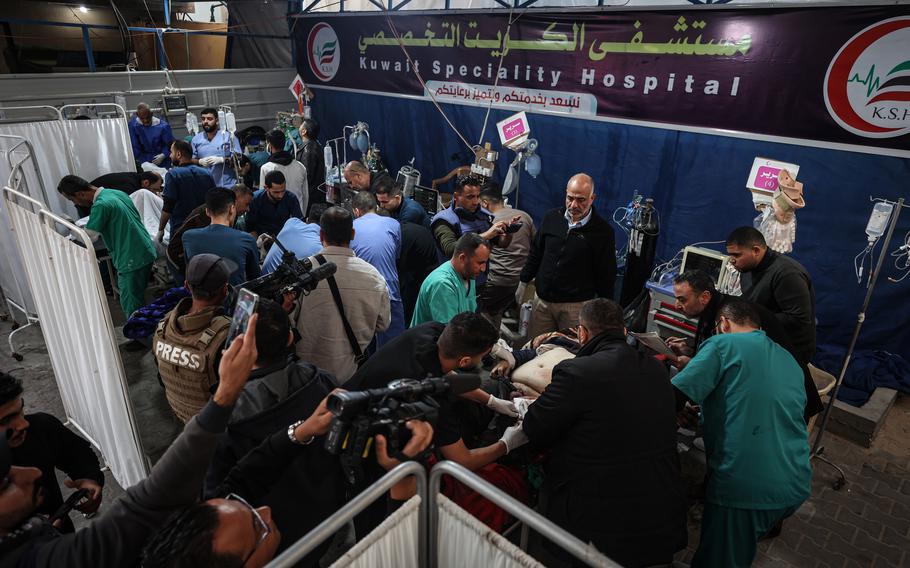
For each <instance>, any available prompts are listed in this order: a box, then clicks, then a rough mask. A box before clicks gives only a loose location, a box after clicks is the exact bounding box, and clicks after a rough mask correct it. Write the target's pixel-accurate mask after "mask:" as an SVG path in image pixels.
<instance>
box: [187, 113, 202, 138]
mask: <svg viewBox="0 0 910 568" xmlns="http://www.w3.org/2000/svg"><path fill="white" fill-rule="evenodd" d="M186 130H187V132H191V133H193V134H196V133H197V132H199V119H197V118H196V115H195V114H193V113H191V112H188V113H186Z"/></svg>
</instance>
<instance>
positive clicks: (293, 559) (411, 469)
mask: <svg viewBox="0 0 910 568" xmlns="http://www.w3.org/2000/svg"><path fill="white" fill-rule="evenodd" d="M412 475H413V476H415V477H417V495H420V496H421V498H422V501H421V503H420V512H419V513H418V514H419V521H418V527H419V528H418V537H417V558H418V560H419V565H420V566H426V565H427V564H426V560H427V523H426V515H427V500H426V498H425V496H426V494H427V472H426V469H424V467H423V466H422V465H421V464H419V463H417V462H412V461H410V462H405V463H403V464H401V465H399V466H398V467H396V468H394V469H392V470H391V471H389V472H388V473H387V474H385V475H384V476H382V477H381V478H380V479H379V481H377V482H376V483H374V484H373V485H371V486H369V487H368V488H366V489H365V490H364V491H363V492H362V493H360V494H359V495H357V496H356V497H354V499H352V500H351V501H350V502H349V503H348V504H347V505H345V506H344V507H342V508H341V509H339V510H338V512H337V513H335V514H334V515H332V516H331V517H329V518H328V519H326V520H324V521H323V522H321V523H320V524H319V525H318V526H317V527H316V528H314V529H313V530H311V531H310V532H309V533H307V534H306V535H305V536H303V537H302V538H301V539H300V540H298V541H297V542H295V543H294V544H293V545H291V547H290V548H288V549H287V550H285V551H284V552H283V553H281V555H280V556H278V557H277V558H275V559H274V560H272V561H271V562H269V564H267V567H266V568H289V567H291V566H294V565H295V564H296V563H297V562H298V561H299V560H300V559H302V558H303V557H304V556H306V555H307V554H309V553H310V552H312V551H313V550H314V549H315V548H316V547H317V546H319V545H320V544H322V543H323V542H325V541H326V540H328V539H330V538H332V536H334V535H335V533H336V532H338V531H339V529H341V527H343V526H344V525H345V524H347V523H348V522H349V521H351V520H352V519H353V518H354V517H356V516H357V515H359V514H360V513H361V512H362V511H363V510H364V509H366V508H367V507H369V506H370V505H371V504H373V503H374V502H376V501H377V500H379V499H382V498H383V497H385V494H386V493H387V492H388V491H389V490H390V489H392V487H393V486H394V485H395V484H396V483H398V482H399V481H401V480H402V479H404V478H406V477H410V476H412Z"/></svg>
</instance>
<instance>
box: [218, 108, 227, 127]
mask: <svg viewBox="0 0 910 568" xmlns="http://www.w3.org/2000/svg"><path fill="white" fill-rule="evenodd" d="M225 123H227V119H226V118H225V116H224V111H223V110H219V111H218V125H219V126H220V127H221V130H225V128H226V127H225Z"/></svg>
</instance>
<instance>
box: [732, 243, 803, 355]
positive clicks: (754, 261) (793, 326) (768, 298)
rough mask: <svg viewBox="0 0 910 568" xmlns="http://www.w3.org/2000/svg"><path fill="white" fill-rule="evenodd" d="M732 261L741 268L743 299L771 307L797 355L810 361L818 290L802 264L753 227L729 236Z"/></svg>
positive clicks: (736, 266) (737, 267)
mask: <svg viewBox="0 0 910 568" xmlns="http://www.w3.org/2000/svg"><path fill="white" fill-rule="evenodd" d="M727 254H728V255H730V263H731V264H732V265H733V267H734V268H735V269H736V270H739V271H740V272H742V289H743V296H742V297H743V299H746V300H749V301H750V302H753V303H755V304H758V305H759V306H763V307H765V308H768V309H769V310H771V313H773V314H774V318H775V319H776V320H777V321H778V322H779V323H780V324H781V325H782V326H783V328H784V330H785V331H786V332H787V335H788V336H789V338H790V342H791V343H792V344H793V349H794V356H795V357H796V360H797V361H799V362H800V363H808V362H809V360H810V359H812V356H813V355H815V291H814V290H813V288H812V279H811V278H810V277H809V273H808V272H807V271H806V269H805V268H803V265H801V264H800V263H798V262H796V261H795V260H793V259H792V258H790V257H789V256H784V255H782V254H779V253H777V252H775V251H773V250H770V249H769V248H768V245H767V244H766V243H765V237H764V236H762V234H761V232H759V231H758V230H756V229H754V228H752V227H740V228H738V229H735V230H734V231H733V232H732V233H730V236H729V237H727Z"/></svg>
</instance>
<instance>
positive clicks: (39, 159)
mask: <svg viewBox="0 0 910 568" xmlns="http://www.w3.org/2000/svg"><path fill="white" fill-rule="evenodd" d="M0 134H6V135H11V136H18V137H21V138H24V139H25V140H27V141H28V142H30V143H31V147H32V149H33V150H34V152H35V153H34V155H33V156H32V159H28V160H25V161H24V162H23V164H22V172H23V174H24V175H23V179H22V183H21V184H20V186H19V187H18V188H17V190H18V191H20V192H21V193H24V194H25V195H27V196H29V197H31V198H32V199H34V200H36V201H38V202H40V203H41V204H43V205H44V206H45V207H46V208H47V209H48V210H50V211H51V212H53V213H56V214H58V215H69V216H71V217H75V216H76V209H75V208H74V207H73V206H72V205H71V204H70V202H69V201H67V200H66V199H64V198H63V197H61V196H60V194H58V193H57V183H58V182H59V181H60V178H62V177H63V176H65V175H67V174H70V173H72V174H76V175H78V176H79V177H82V178H85V179H87V180H89V181H91V180H93V179H95V178H96V177H98V176H99V175H102V174H106V173H110V172H126V171H133V170H135V169H136V166H135V164H134V162H133V147H132V144H131V143H130V135H129V128H128V126H127V121H126V119H124V118H103V119H92V120H43V121H34V122H18V123H9V124H0ZM17 142H18V141H17V140H14V139H11V138H0V186H2V185H6V183H7V181H8V179H9V176H10V163H12V164H16V163H18V162H19V161H20V160H22V159H23V158H26V157H27V156H28V150H27V149H26V147H25V146H24V145H18V146H17V147H16V149H15V150H14V151H13V152H12V153H10V152H9V151H8V150H9V149H10V148H12V147H14V146H16V144H17ZM36 164H37V167H36ZM4 205H5V204H0V209H2V208H3V207H4ZM156 223H157V221H156ZM156 229H157V227H156ZM156 232H157V230H156ZM153 234H154V233H153ZM0 253H2V254H3V258H2V259H0V270H2V272H0V286H2V287H3V293H4V294H5V295H6V297H7V298H8V299H9V300H11V301H13V302H15V304H16V305H18V306H21V307H23V308H25V310H26V311H27V312H28V313H30V314H34V313H35V312H34V301H33V299H32V292H31V291H30V290H29V287H28V284H27V283H26V282H25V280H24V278H23V276H22V275H23V273H24V271H23V264H22V258H21V256H20V255H19V251H18V248H17V247H16V245H15V243H13V241H12V236H11V235H10V232H9V220H8V219H7V215H6V213H5V211H0Z"/></svg>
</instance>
